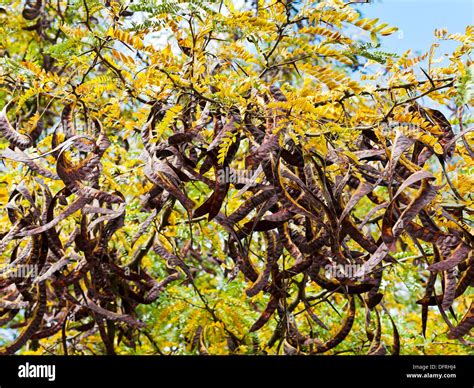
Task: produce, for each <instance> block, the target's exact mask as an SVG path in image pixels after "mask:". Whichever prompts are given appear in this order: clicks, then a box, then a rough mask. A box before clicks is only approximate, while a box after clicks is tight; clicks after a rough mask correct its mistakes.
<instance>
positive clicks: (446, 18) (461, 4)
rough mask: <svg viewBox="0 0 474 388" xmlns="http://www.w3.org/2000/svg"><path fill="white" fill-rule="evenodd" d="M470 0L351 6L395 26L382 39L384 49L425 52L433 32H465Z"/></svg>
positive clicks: (374, 0) (472, 14) (392, 0)
mask: <svg viewBox="0 0 474 388" xmlns="http://www.w3.org/2000/svg"><path fill="white" fill-rule="evenodd" d="M473 4H474V1H473V0H371V3H370V4H357V5H351V6H352V7H355V8H357V9H358V10H360V11H362V13H363V15H364V17H368V18H380V21H381V22H386V23H389V24H390V25H394V26H397V27H398V28H399V29H400V30H401V31H402V35H401V36H400V34H398V33H395V34H393V35H392V36H389V37H386V38H384V39H383V40H382V42H381V43H382V46H383V48H386V49H387V50H388V51H391V52H396V53H397V54H401V53H403V52H404V51H406V50H408V49H410V48H411V49H412V50H413V51H414V52H416V51H419V52H426V51H428V50H429V48H430V46H431V44H432V43H433V42H434V36H433V31H434V29H436V28H442V27H444V28H447V29H448V32H450V33H454V32H464V30H465V28H466V26H467V25H469V24H471V25H472V24H473V20H474V6H473ZM455 47H456V43H454V42H443V43H442V46H440V48H439V50H440V52H443V53H445V52H449V51H452V49H453V48H455Z"/></svg>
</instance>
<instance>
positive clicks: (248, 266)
mask: <svg viewBox="0 0 474 388" xmlns="http://www.w3.org/2000/svg"><path fill="white" fill-rule="evenodd" d="M0 4H3V5H2V7H1V8H0V21H1V23H0V32H1V34H0V36H1V40H0V50H1V53H2V58H1V61H0V107H1V108H3V110H2V111H1V113H0V133H1V140H0V145H1V148H2V153H1V157H2V161H3V166H2V168H1V171H0V175H1V186H0V194H1V196H0V201H1V214H0V217H1V222H0V232H1V241H0V252H1V254H2V256H1V260H2V263H3V266H2V278H1V280H0V290H1V291H0V302H1V304H0V322H1V325H2V327H3V328H4V329H5V330H3V331H2V333H4V334H5V336H4V339H3V340H2V341H3V346H4V347H3V348H1V352H2V353H6V354H12V353H15V352H17V351H20V350H22V351H23V352H24V353H41V354H43V353H54V354H66V355H67V354H100V353H108V354H115V353H121V354H123V353H139V354H151V353H159V354H169V353H178V354H182V353H200V354H208V353H212V354H223V353H224V354H225V353H249V354H278V353H285V354H316V353H324V352H328V353H331V354H337V353H340V352H352V353H355V354H366V353H368V354H386V353H391V354H398V353H399V352H400V348H401V349H402V350H403V351H404V352H405V353H419V352H424V353H440V352H445V353H451V352H453V353H463V352H467V349H468V347H469V346H470V345H472V343H470V342H469V336H466V335H468V334H469V332H470V330H471V328H472V326H473V325H474V304H473V303H472V302H470V298H469V294H470V295H471V298H472V286H473V282H474V263H473V258H472V255H471V253H472V247H473V239H472V234H471V233H470V227H471V224H470V220H469V215H472V191H473V190H472V187H473V185H472V182H473V181H472V176H470V175H469V174H470V173H471V172H472V159H471V158H472V155H473V152H472V150H471V148H470V147H469V141H470V136H471V133H470V128H469V123H470V122H469V120H470V119H469V116H468V114H467V111H466V109H465V107H466V106H467V104H469V103H470V102H472V100H470V98H471V97H470V94H469V85H470V82H471V80H472V70H471V69H470V68H469V66H470V63H471V62H470V57H469V54H470V46H471V45H472V32H473V31H472V27H468V28H466V31H465V33H464V34H461V33H457V34H453V33H451V34H450V33H449V32H448V31H446V30H442V29H441V30H437V31H435V39H436V40H437V41H438V42H437V43H434V44H433V45H432V46H431V48H430V49H429V51H428V52H427V53H426V54H423V55H420V56H412V55H411V54H410V52H406V53H404V54H403V55H401V56H397V55H395V54H392V53H386V52H383V51H381V49H379V43H378V42H379V39H380V38H381V37H383V36H385V35H390V34H392V33H394V32H395V31H396V28H394V27H390V26H388V25H387V24H385V23H381V22H379V21H378V20H371V19H366V18H363V17H362V16H361V15H360V14H359V13H358V12H357V11H356V10H354V9H353V8H352V7H351V6H350V5H348V4H345V3H344V2H342V1H339V0H332V1H301V2H300V1H273V0H272V1H265V0H259V1H252V2H251V3H246V4H242V5H241V6H240V7H238V8H237V7H236V6H234V5H233V3H232V2H231V1H200V0H192V1H172V0H165V1H158V0H146V1H135V2H132V1H130V2H127V1H113V0H110V1H109V0H108V1H102V0H74V1H65V0H59V1H52V0H27V1H1V2H0ZM444 40H453V41H456V42H458V47H457V48H456V50H455V51H454V52H453V53H452V54H450V55H449V56H448V57H447V58H445V60H444V61H441V62H440V61H439V60H438V59H437V53H436V50H437V48H438V46H439V44H442V43H443V41H444ZM440 107H442V108H440ZM434 108H436V109H434ZM449 109H450V110H451V111H452V116H451V117H449V118H448V117H446V114H443V113H442V112H441V111H443V112H448V110H449ZM471 140H472V137H471ZM21 270H23V271H21ZM429 312H431V315H430V316H428V314H429ZM400 328H401V329H400ZM439 344H441V345H439Z"/></svg>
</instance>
